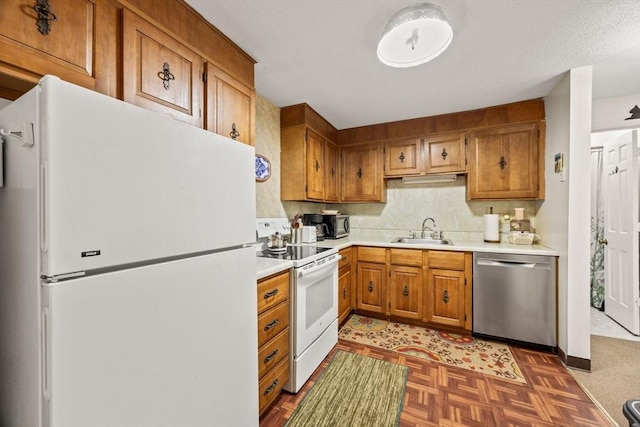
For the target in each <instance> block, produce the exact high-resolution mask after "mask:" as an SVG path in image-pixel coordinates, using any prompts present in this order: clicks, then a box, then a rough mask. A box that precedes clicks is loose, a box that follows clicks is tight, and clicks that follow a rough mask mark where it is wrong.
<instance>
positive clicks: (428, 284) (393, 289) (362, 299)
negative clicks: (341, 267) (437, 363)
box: [355, 247, 472, 331]
mask: <svg viewBox="0 0 640 427" xmlns="http://www.w3.org/2000/svg"><path fill="white" fill-rule="evenodd" d="M356 254H357V261H356V265H357V271H356V278H355V280H356V283H357V287H356V288H357V295H356V301H357V303H356V309H357V310H358V311H362V312H364V313H378V314H380V315H383V316H390V317H391V316H392V317H393V318H398V319H399V320H402V319H407V320H408V321H410V322H411V323H416V322H418V323H423V324H425V325H431V326H443V327H447V328H454V329H464V330H467V331H470V330H471V303H472V300H471V297H472V295H471V290H472V287H471V272H472V254H471V253H470V252H454V251H435V250H418V249H397V248H390V249H385V248H371V247H358V248H357V249H356Z"/></svg>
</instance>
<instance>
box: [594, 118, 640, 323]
mask: <svg viewBox="0 0 640 427" xmlns="http://www.w3.org/2000/svg"><path fill="white" fill-rule="evenodd" d="M603 169H604V172H603V184H604V185H603V187H604V188H603V189H604V205H605V209H604V223H605V230H604V242H603V243H605V251H604V262H605V304H604V305H605V313H606V314H607V315H608V316H609V317H611V318H612V319H613V320H615V321H616V322H618V323H619V324H621V325H622V326H624V327H625V328H626V329H628V330H629V331H630V332H631V333H633V334H635V335H638V334H640V310H639V308H638V305H639V300H638V293H639V286H640V285H639V280H638V230H639V227H638V131H637V130H634V131H630V132H628V133H625V134H624V135H621V136H619V137H618V138H616V139H614V140H612V141H611V142H609V143H607V144H605V145H604V167H603Z"/></svg>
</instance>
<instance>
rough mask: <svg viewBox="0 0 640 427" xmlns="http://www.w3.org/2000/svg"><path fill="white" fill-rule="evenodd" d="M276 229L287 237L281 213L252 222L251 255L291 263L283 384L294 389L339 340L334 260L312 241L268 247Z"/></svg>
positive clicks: (335, 253)
mask: <svg viewBox="0 0 640 427" xmlns="http://www.w3.org/2000/svg"><path fill="white" fill-rule="evenodd" d="M276 232H278V233H280V234H281V235H284V236H290V234H291V229H290V225H289V220H288V219H286V218H260V219H258V220H257V221H256V235H257V243H256V255H257V256H259V257H266V258H273V259H282V260H289V261H292V263H293V273H292V274H291V283H290V287H291V291H290V295H291V298H290V301H291V307H290V326H289V327H290V329H291V334H290V337H291V342H290V356H289V368H290V372H291V374H290V379H289V382H288V383H287V384H286V385H285V386H284V389H285V390H287V391H289V392H292V393H297V392H298V391H299V390H300V388H302V386H303V385H304V383H305V382H306V381H307V380H308V379H309V377H311V374H312V373H313V371H315V369H316V368H317V367H318V366H320V363H322V361H323V360H324V358H325V357H326V356H327V354H329V352H330V351H331V349H332V348H333V346H335V345H336V344H337V342H338V261H339V260H340V255H338V250H337V249H335V248H321V247H318V246H316V245H315V244H300V245H287V246H286V248H285V249H284V250H270V249H268V248H267V242H268V240H269V237H270V236H271V235H273V234H275V233H276Z"/></svg>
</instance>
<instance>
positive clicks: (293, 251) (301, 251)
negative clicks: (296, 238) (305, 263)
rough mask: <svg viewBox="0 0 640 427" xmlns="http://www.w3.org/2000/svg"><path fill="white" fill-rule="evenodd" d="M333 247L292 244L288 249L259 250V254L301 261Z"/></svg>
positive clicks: (266, 256)
mask: <svg viewBox="0 0 640 427" xmlns="http://www.w3.org/2000/svg"><path fill="white" fill-rule="evenodd" d="M329 250H331V248H319V247H317V246H294V245H290V246H287V247H286V251H271V250H269V249H265V250H263V251H262V252H258V254H257V255H258V256H260V257H264V258H274V259H283V260H288V261H300V260H302V259H305V258H309V257H313V256H315V255H319V254H321V253H322V252H325V251H329Z"/></svg>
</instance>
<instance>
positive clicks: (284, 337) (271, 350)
mask: <svg viewBox="0 0 640 427" xmlns="http://www.w3.org/2000/svg"><path fill="white" fill-rule="evenodd" d="M288 354H289V328H286V329H285V330H284V331H282V332H280V333H279V334H278V335H277V336H276V337H275V338H274V339H272V340H270V341H268V342H267V343H266V344H265V345H263V346H262V347H260V349H259V350H258V372H259V375H258V378H262V377H263V376H264V375H265V374H266V373H267V372H268V371H269V370H270V369H271V368H273V367H274V366H276V365H277V364H278V363H280V361H281V360H282V358H284V357H286V356H287V355H288Z"/></svg>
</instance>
